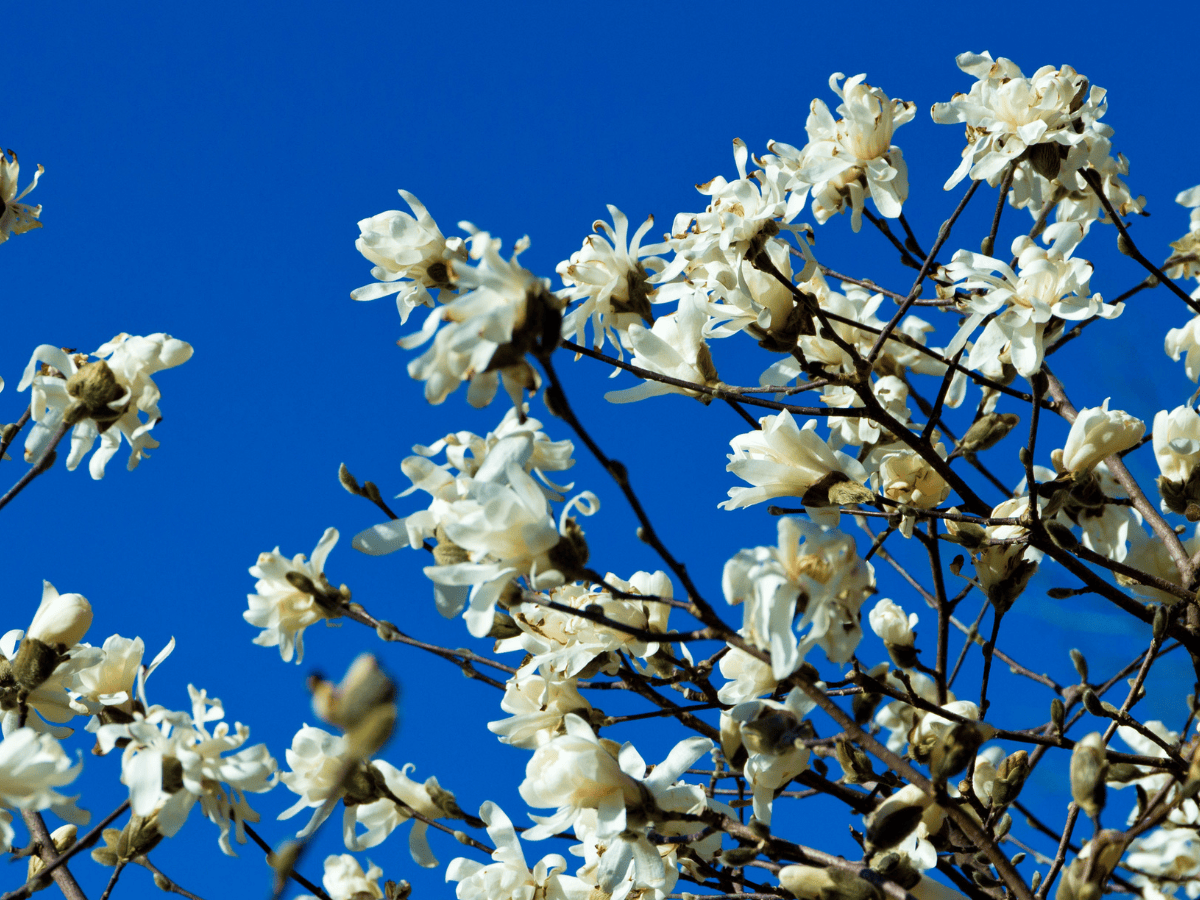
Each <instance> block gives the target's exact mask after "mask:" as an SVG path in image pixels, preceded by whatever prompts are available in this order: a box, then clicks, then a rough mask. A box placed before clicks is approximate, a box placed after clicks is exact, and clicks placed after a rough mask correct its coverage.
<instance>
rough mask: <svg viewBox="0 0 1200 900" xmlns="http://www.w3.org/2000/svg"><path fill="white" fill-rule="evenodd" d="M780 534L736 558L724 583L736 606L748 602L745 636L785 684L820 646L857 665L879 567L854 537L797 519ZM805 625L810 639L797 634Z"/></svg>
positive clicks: (784, 525)
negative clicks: (766, 654)
mask: <svg viewBox="0 0 1200 900" xmlns="http://www.w3.org/2000/svg"><path fill="white" fill-rule="evenodd" d="M778 531H779V541H778V544H777V545H776V546H775V547H756V548H755V549H753V550H741V551H739V552H738V553H737V555H736V556H734V557H733V558H732V559H731V560H729V562H727V563H726V564H725V571H724V574H723V576H722V586H723V589H724V592H725V599H726V600H727V601H728V602H729V603H730V604H733V605H737V604H744V608H743V619H742V634H743V635H744V636H745V637H746V638H747V639H748V640H749V641H750V642H751V643H753V644H754V645H755V646H757V647H759V648H760V649H763V650H769V651H770V653H771V670H772V672H773V674H774V676H775V678H776V680H782V679H784V678H786V677H787V676H788V675H790V674H791V673H792V672H794V671H795V670H796V669H797V668H798V667H799V666H800V664H801V663H802V662H803V661H804V656H805V654H806V653H807V652H808V651H809V650H810V649H811V648H812V647H814V646H817V645H820V646H821V647H822V648H823V649H824V650H825V653H826V655H827V656H828V657H829V659H830V660H832V661H833V662H838V663H841V662H846V661H847V660H849V659H850V657H851V656H852V655H853V654H854V648H855V647H857V646H858V641H859V639H860V638H861V637H862V628H861V627H860V625H859V607H860V606H861V605H862V603H863V601H864V600H865V599H866V598H867V597H868V596H869V595H870V594H871V593H872V592H873V591H874V590H875V588H874V570H873V569H872V568H871V565H870V563H867V562H864V561H863V560H861V559H859V557H858V552H857V550H856V549H855V546H854V540H853V539H852V538H851V537H849V536H848V535H845V534H843V533H842V532H840V531H838V530H837V529H836V528H830V527H828V526H824V525H819V524H817V523H815V522H806V521H804V520H802V519H793V518H789V517H784V518H781V519H780V520H779V525H778ZM797 615H799V616H800V618H799V621H795V622H794V620H795V619H796V616H797ZM793 622H794V624H793ZM805 628H809V632H808V634H806V635H805V636H804V637H803V638H799V637H797V634H796V633H797V632H799V631H802V630H803V629H805Z"/></svg>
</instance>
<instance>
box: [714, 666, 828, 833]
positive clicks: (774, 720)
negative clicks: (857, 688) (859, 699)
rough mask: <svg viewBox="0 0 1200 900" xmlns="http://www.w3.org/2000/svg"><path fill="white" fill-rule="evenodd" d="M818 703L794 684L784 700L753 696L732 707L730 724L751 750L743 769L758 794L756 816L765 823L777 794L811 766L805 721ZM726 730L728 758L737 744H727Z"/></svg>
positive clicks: (755, 802)
mask: <svg viewBox="0 0 1200 900" xmlns="http://www.w3.org/2000/svg"><path fill="white" fill-rule="evenodd" d="M815 706H816V701H814V700H810V699H809V698H808V696H807V695H806V694H805V693H804V692H803V691H802V690H801V689H800V688H792V690H791V691H789V692H788V695H787V698H786V699H785V701H784V702H783V703H780V702H779V701H778V700H751V701H749V702H747V703H739V704H738V705H737V706H735V707H733V709H731V710H729V713H728V716H729V721H730V724H731V725H733V726H735V727H736V729H737V738H738V741H740V743H741V744H743V745H744V746H745V748H746V751H747V753H748V754H749V755H748V758H747V760H746V764H745V765H744V766H743V767H742V772H743V774H744V775H745V777H746V781H747V782H749V784H750V788H751V790H752V791H753V794H754V818H755V819H756V820H757V821H759V822H761V823H762V824H763V825H770V824H771V812H772V805H773V803H774V800H775V795H776V794H777V793H778V792H779V791H780V790H781V789H782V788H783V787H784V786H785V785H787V784H788V782H790V781H791V780H792V779H793V778H795V777H796V776H797V775H799V774H800V773H802V772H804V771H806V770H807V769H808V757H809V749H808V747H807V746H805V744H804V743H803V740H802V739H803V738H804V737H805V734H804V732H803V730H802V728H801V721H802V720H803V718H804V717H805V716H806V715H808V713H809V712H811V711H812V709H813V708H814V707H815ZM722 726H724V719H722ZM724 731H725V729H724V727H723V728H722V745H723V747H724V751H725V757H726V759H728V758H730V757H731V756H733V753H732V752H731V749H733V748H732V746H726V744H727V741H726V740H725V735H724ZM810 734H811V732H810Z"/></svg>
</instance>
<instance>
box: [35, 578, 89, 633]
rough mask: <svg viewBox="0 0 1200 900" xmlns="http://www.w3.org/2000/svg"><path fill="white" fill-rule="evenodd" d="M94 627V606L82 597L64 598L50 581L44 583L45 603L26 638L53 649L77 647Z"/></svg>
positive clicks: (70, 596)
mask: <svg viewBox="0 0 1200 900" xmlns="http://www.w3.org/2000/svg"><path fill="white" fill-rule="evenodd" d="M91 624H92V605H91V604H90V603H88V602H87V599H86V598H84V597H83V596H82V595H80V594H60V593H59V592H58V591H56V590H55V589H54V585H52V584H51V583H50V582H48V581H43V582H42V602H41V604H40V605H39V606H38V608H37V612H35V613H34V614H33V621H32V622H30V623H29V630H28V631H27V632H25V637H26V638H33V639H34V640H37V641H41V642H42V643H43V644H47V645H49V646H51V647H54V646H57V645H59V644H61V645H63V646H64V647H66V648H68V649H69V648H71V647H74V646H75V645H76V644H78V643H79V639H80V638H82V637H83V636H84V634H86V633H87V630H88V628H89V627H90V626H91Z"/></svg>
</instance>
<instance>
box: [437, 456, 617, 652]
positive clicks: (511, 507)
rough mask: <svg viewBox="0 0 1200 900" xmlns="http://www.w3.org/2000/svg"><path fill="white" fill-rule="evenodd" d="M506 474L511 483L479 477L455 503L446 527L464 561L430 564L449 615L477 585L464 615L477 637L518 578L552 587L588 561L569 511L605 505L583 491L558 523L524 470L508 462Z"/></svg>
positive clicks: (441, 602)
mask: <svg viewBox="0 0 1200 900" xmlns="http://www.w3.org/2000/svg"><path fill="white" fill-rule="evenodd" d="M505 479H506V481H507V483H501V482H494V481H475V482H473V483H472V496H471V497H469V498H466V499H463V500H459V501H455V502H454V503H452V504H451V505H450V509H449V511H448V512H449V515H447V516H446V518H445V519H444V520H443V522H442V523H441V531H442V533H443V534H444V537H445V540H446V541H447V543H448V544H449V545H451V546H452V547H454V548H458V551H460V552H461V553H462V554H463V555H464V557H465V558H463V559H462V561H460V562H451V561H448V562H447V564H445V565H433V566H426V567H425V569H424V572H425V575H426V577H428V578H429V579H430V580H431V581H433V582H434V583H435V585H437V586H438V587H439V588H440V589H441V598H440V599H439V609H441V610H442V612H443V614H446V613H447V611H449V614H450V615H455V614H456V613H457V611H458V610H459V609H461V608H462V605H463V602H464V601H465V600H466V599H467V597H466V594H467V588H468V587H470V588H471V591H470V602H469V606H468V607H467V609H466V612H465V613H464V618H465V619H466V622H467V629H468V630H469V631H470V632H471V634H473V635H475V636H476V637H482V636H483V635H485V634H487V632H488V630H489V629H490V628H491V627H492V620H493V613H494V610H495V606H496V602H497V601H498V600H499V598H500V594H501V593H502V592H503V591H504V589H505V588H506V587H507V585H508V584H509V583H510V582H511V581H512V579H513V578H517V577H525V578H526V579H527V580H528V582H529V584H530V585H531V586H532V587H534V588H547V587H554V586H556V585H559V584H562V583H563V582H564V581H566V580H568V578H573V577H575V576H576V572H575V571H574V569H573V568H572V566H578V565H580V564H581V563H582V560H581V559H579V558H578V553H579V548H580V547H581V546H582V544H581V543H574V542H573V541H574V538H573V537H572V535H575V536H577V537H578V539H579V542H581V541H582V530H581V529H578V527H577V526H575V525H574V520H573V519H569V514H570V513H571V512H573V511H574V510H575V509H578V510H579V512H580V513H581V514H582V515H588V516H590V515H593V514H594V513H595V512H596V511H597V510H599V508H600V501H599V499H598V498H597V497H596V495H595V494H593V493H591V492H590V491H584V492H583V493H581V494H580V495H578V496H577V497H575V498H573V499H572V500H571V501H569V502H568V503H567V504H566V505H565V507H564V508H563V511H562V513H561V515H560V516H559V524H558V527H557V528H556V527H555V523H554V519H553V518H552V517H551V515H550V504H549V502H548V501H547V500H546V496H545V494H543V493H542V492H541V491H540V490H539V489H538V486H537V484H536V483H535V482H534V481H533V479H532V478H530V477H529V476H528V475H527V474H525V472H524V470H523V469H521V468H519V467H518V466H517V465H516V464H515V463H512V462H510V463H509V464H508V466H507V467H506V469H505ZM560 545H566V548H567V549H564V548H563V547H562V546H560ZM560 553H562V554H565V555H559V554H560ZM584 558H586V555H585V556H584Z"/></svg>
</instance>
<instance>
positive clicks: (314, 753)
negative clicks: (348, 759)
mask: <svg viewBox="0 0 1200 900" xmlns="http://www.w3.org/2000/svg"><path fill="white" fill-rule="evenodd" d="M345 753H346V739H345V738H344V737H340V736H338V735H333V734H330V733H329V732H328V731H324V730H322V729H320V728H315V727H313V726H312V725H303V726H301V728H300V730H299V731H297V732H296V734H295V736H294V737H293V738H292V746H291V747H289V748H288V750H287V751H286V752H285V754H284V758H285V759H286V760H287V764H288V768H289V769H291V771H290V772H283V773H281V774H280V776H279V780H280V781H281V782H283V784H284V785H285V786H286V787H287V789H288V790H289V791H291V792H292V793H294V794H299V795H300V799H299V800H297V801H296V802H295V803H294V804H293V805H292V806H290V807H288V808H287V809H285V810H284V811H283V812H281V813H280V814H279V816H278V818H280V819H290V818H291V817H292V816H294V815H296V813H298V812H300V810H302V809H306V808H307V809H313V808H315V809H316V810H317V811H316V812H315V813H314V814H313V816H312V818H311V819H310V820H309V822H308V824H307V825H306V826H304V828H303V829H301V830H300V831H299V832H298V833H297V835H296V836H297V837H298V838H305V837H308V835H310V834H312V833H313V832H314V831H315V830H316V829H317V826H318V825H320V824H321V823H322V822H324V821H325V819H327V818H328V817H329V814H330V813H331V812H332V811H333V806H334V803H335V802H336V801H337V799H338V798H340V797H341V792H344V791H345V787H344V785H342V784H341V781H342V780H343V778H344V776H345V768H346V763H345V761H344V759H343V756H344V755H345ZM331 797H333V802H330V798H331Z"/></svg>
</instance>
